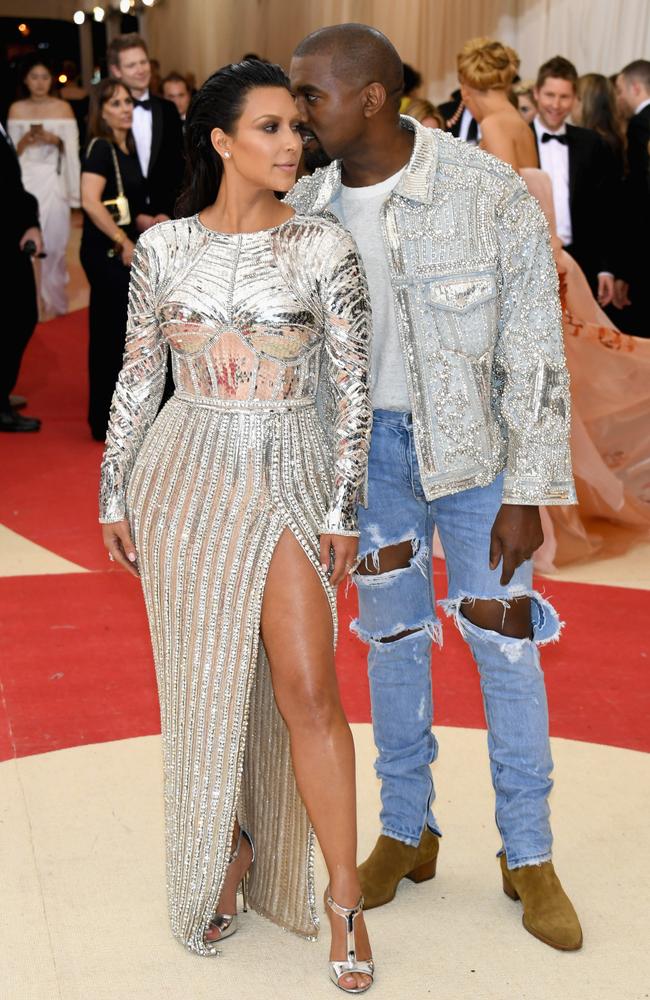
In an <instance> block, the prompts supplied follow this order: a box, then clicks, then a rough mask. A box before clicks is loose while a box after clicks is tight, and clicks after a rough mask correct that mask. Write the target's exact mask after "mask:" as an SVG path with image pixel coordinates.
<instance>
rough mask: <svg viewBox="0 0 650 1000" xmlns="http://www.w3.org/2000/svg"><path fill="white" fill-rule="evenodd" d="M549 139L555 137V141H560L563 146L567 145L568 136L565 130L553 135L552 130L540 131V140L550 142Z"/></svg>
mask: <svg viewBox="0 0 650 1000" xmlns="http://www.w3.org/2000/svg"><path fill="white" fill-rule="evenodd" d="M551 139H557V141H558V142H561V143H562V145H563V146H568V145H569V137H568V135H567V134H566V132H564V133H563V134H562V135H555V133H554V132H543V133H542V142H550V141H551Z"/></svg>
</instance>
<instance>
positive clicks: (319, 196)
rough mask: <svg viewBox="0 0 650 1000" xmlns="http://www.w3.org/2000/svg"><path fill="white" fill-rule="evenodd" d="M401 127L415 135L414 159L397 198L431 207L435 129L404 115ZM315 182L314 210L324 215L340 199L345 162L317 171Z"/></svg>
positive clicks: (434, 161)
mask: <svg viewBox="0 0 650 1000" xmlns="http://www.w3.org/2000/svg"><path fill="white" fill-rule="evenodd" d="M400 124H401V126H402V128H405V129H409V131H411V132H415V141H414V143H413V150H412V152H411V158H410V159H409V162H408V163H407V165H406V170H405V171H404V173H403V174H402V176H401V177H400V180H399V183H398V185H397V187H396V188H395V190H394V192H393V194H397V195H401V196H402V197H403V198H408V199H409V200H410V201H416V202H421V203H423V204H427V203H428V202H430V201H431V197H432V194H433V184H434V176H435V167H436V163H437V161H438V138H437V136H436V133H435V130H434V129H430V128H425V127H424V126H423V125H420V123H419V122H417V121H416V120H415V119H414V118H409V117H407V115H400ZM314 180H317V181H318V182H319V183H318V186H317V190H316V191H315V193H314V201H313V204H312V210H313V211H314V212H321V211H323V210H324V209H326V208H327V206H328V205H329V203H330V202H331V201H332V199H333V198H335V197H336V195H337V194H338V191H339V189H340V187H341V161H340V160H334V161H333V162H332V163H330V165H329V166H328V167H324V168H323V169H322V170H319V171H317V172H316V174H314Z"/></svg>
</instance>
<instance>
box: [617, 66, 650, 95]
mask: <svg viewBox="0 0 650 1000" xmlns="http://www.w3.org/2000/svg"><path fill="white" fill-rule="evenodd" d="M620 75H621V76H624V77H625V80H626V82H627V83H640V84H641V86H642V87H645V89H646V90H647V91H650V62H648V60H647V59H635V60H634V62H631V63H628V64H627V66H624V67H623V69H622V70H621V73H620Z"/></svg>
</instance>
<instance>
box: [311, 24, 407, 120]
mask: <svg viewBox="0 0 650 1000" xmlns="http://www.w3.org/2000/svg"><path fill="white" fill-rule="evenodd" d="M294 56H298V57H301V56H330V57H331V60H332V73H333V74H334V76H336V77H337V78H339V79H341V80H344V81H345V82H346V83H350V84H353V85H358V86H359V88H360V89H361V88H362V87H366V86H368V84H369V83H381V85H382V86H383V88H384V90H385V91H386V94H387V96H388V97H389V98H394V101H393V103H394V104H395V107H396V108H397V107H398V106H399V99H400V97H401V95H402V94H403V92H404V69H403V64H402V60H401V59H400V57H399V55H398V52H397V49H396V48H395V46H394V45H393V43H392V42H391V41H390V40H389V39H388V38H386V35H383V34H382V33H381V31H377V29H376V28H371V27H370V26H369V25H367V24H334V25H331V27H328V28H319V29H318V30H317V31H312V33H311V34H310V35H307V37H306V38H303V40H302V42H300V43H299V44H298V46H297V48H296V50H295V52H294Z"/></svg>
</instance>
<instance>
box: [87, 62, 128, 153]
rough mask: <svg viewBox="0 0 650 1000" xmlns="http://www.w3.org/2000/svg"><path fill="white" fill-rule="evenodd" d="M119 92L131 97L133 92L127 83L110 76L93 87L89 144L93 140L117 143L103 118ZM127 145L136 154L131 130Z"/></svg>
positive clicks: (89, 115)
mask: <svg viewBox="0 0 650 1000" xmlns="http://www.w3.org/2000/svg"><path fill="white" fill-rule="evenodd" d="M117 90H125V91H126V92H127V94H128V95H129V97H130V96H131V91H130V90H129V88H128V87H127V85H126V84H125V83H123V82H122V81H121V80H114V79H113V77H110V76H108V77H106V78H105V79H104V80H100V81H99V83H98V84H97V85H96V86H95V87H93V89H92V91H91V94H90V110H89V111H88V129H87V132H86V138H87V140H88V142H90V141H91V139H108V140H109V142H115V136H114V135H113V130H112V129H111V128H110V127H109V125H108V124H107V123H106V122H105V121H104V119H103V118H102V109H103V107H104V105H105V104H106V103H107V102H108V101H110V99H111V98H112V97H113V95H114V94H115V92H116V91H117ZM126 145H127V149H128V150H129V152H130V153H135V142H134V140H133V135H132V134H131V131H130V130H129V132H128V134H127V137H126Z"/></svg>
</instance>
